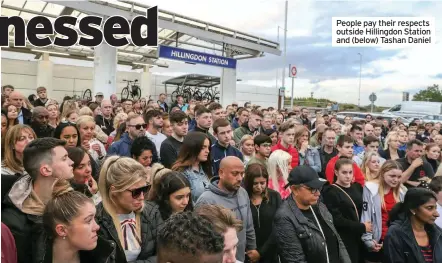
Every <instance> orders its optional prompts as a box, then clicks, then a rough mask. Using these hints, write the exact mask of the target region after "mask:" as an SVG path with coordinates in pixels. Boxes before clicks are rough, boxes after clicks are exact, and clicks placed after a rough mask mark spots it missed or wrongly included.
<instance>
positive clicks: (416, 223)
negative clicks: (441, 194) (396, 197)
mask: <svg viewBox="0 0 442 263" xmlns="http://www.w3.org/2000/svg"><path fill="white" fill-rule="evenodd" d="M436 200H437V197H436V194H435V193H434V192H432V191H431V190H428V189H425V188H419V187H417V188H411V189H409V190H408V191H407V193H406V195H405V199H404V201H403V202H402V203H398V204H396V205H395V207H394V208H393V209H392V210H391V211H390V227H389V228H388V233H387V235H386V236H385V240H384V261H383V262H385V263H393V262H407V263H414V262H416V263H418V262H419V263H425V262H442V230H441V229H440V228H439V227H438V226H437V225H436V224H435V223H434V222H435V221H436V219H437V218H438V217H439V216H440V215H439V213H438V212H437V203H436Z"/></svg>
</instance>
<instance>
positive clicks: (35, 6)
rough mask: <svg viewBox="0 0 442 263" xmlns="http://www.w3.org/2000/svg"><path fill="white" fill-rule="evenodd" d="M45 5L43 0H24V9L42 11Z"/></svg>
mask: <svg viewBox="0 0 442 263" xmlns="http://www.w3.org/2000/svg"><path fill="white" fill-rule="evenodd" d="M45 5H46V3H45V2H43V1H26V4H25V9H29V10H32V11H38V12H42V11H43V8H44V7H45Z"/></svg>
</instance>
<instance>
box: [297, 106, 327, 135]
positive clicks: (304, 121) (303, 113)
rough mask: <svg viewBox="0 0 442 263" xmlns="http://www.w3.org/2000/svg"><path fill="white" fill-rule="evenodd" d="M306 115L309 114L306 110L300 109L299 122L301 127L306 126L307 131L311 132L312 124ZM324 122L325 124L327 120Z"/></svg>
mask: <svg viewBox="0 0 442 263" xmlns="http://www.w3.org/2000/svg"><path fill="white" fill-rule="evenodd" d="M308 114H309V111H308V109H307V108H302V109H301V116H300V117H301V120H302V125H304V126H306V127H307V128H308V129H309V130H311V129H312V123H311V121H310V120H309V119H308ZM322 117H323V118H324V119H325V117H324V116H322ZM325 122H327V120H326V121H325Z"/></svg>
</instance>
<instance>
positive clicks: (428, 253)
mask: <svg viewBox="0 0 442 263" xmlns="http://www.w3.org/2000/svg"><path fill="white" fill-rule="evenodd" d="M419 247H420V249H421V252H422V255H423V256H424V259H425V262H433V249H432V248H431V245H428V246H424V247H421V246H419Z"/></svg>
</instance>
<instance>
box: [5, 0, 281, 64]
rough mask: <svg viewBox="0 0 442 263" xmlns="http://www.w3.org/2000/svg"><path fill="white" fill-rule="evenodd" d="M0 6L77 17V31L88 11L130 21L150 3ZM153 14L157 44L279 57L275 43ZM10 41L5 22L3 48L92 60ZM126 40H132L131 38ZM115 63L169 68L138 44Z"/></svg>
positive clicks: (53, 1)
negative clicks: (15, 44)
mask: <svg viewBox="0 0 442 263" xmlns="http://www.w3.org/2000/svg"><path fill="white" fill-rule="evenodd" d="M1 7H2V9H1V15H2V16H20V17H22V18H23V19H24V20H25V21H26V22H27V21H29V19H31V18H32V17H34V16H45V17H47V18H48V19H49V20H51V21H54V20H55V19H56V18H57V17H59V16H62V15H70V16H74V17H77V25H76V27H74V29H75V30H77V32H78V33H79V35H81V33H80V31H79V30H78V22H79V21H80V19H81V18H83V17H85V16H87V15H97V16H102V17H109V16H114V15H120V16H123V17H126V18H127V19H128V20H129V21H130V20H131V18H133V17H135V16H137V15H145V14H146V10H147V8H149V7H150V6H147V5H143V4H140V3H137V2H133V1H57V0H44V1H40V0H31V1H25V0H2V1H1ZM158 15H159V18H158V27H159V29H158V40H159V45H168V46H174V47H180V48H184V49H190V50H194V51H199V52H204V53H210V54H214V55H218V56H225V55H226V54H230V55H231V57H233V58H235V59H247V58H254V57H261V56H264V54H265V53H268V54H274V55H278V56H279V55H281V51H280V49H279V48H280V47H279V43H278V42H275V41H272V40H267V39H263V38H260V37H258V36H253V35H250V34H248V33H244V32H240V31H238V30H233V29H229V28H226V27H223V26H218V25H215V24H212V23H208V22H204V21H201V20H198V19H194V18H190V17H187V16H184V15H180V14H176V13H173V12H169V11H164V10H161V9H159V14H158ZM142 35H143V36H147V33H146V30H145V31H144V32H142ZM58 36H59V37H62V36H60V35H58ZM117 36H118V35H117ZM51 37H55V35H53V36H51ZM13 41H14V27H12V26H10V27H9V42H10V43H12V44H11V47H8V48H2V50H7V51H13V52H21V53H29V54H35V55H36V59H38V58H39V57H40V56H41V55H42V53H45V52H46V53H49V54H50V55H51V56H56V57H65V58H73V59H82V60H90V61H93V60H94V49H93V48H91V47H83V46H79V45H77V46H72V47H65V48H63V47H55V46H49V47H45V48H36V47H33V46H31V45H30V44H29V43H27V45H26V47H23V48H20V47H13ZM129 42H131V40H130V39H129ZM118 63H119V64H122V65H130V66H132V67H133V68H135V69H136V68H143V67H144V66H146V65H148V66H151V65H156V66H160V67H168V65H167V60H163V59H159V58H158V50H157V48H156V47H137V46H134V45H132V44H129V45H126V46H124V47H119V48H118Z"/></svg>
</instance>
